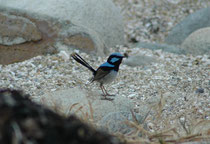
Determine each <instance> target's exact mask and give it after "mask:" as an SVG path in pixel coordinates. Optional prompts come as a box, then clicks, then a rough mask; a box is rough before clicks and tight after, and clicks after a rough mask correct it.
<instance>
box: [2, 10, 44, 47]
mask: <svg viewBox="0 0 210 144" xmlns="http://www.w3.org/2000/svg"><path fill="white" fill-rule="evenodd" d="M41 38H42V37H41V33H40V32H39V30H38V29H37V27H36V25H35V23H33V22H32V21H30V20H29V19H27V18H24V17H21V16H15V15H11V14H6V13H3V12H2V13H0V45H9V46H10V45H16V44H21V43H25V42H28V41H34V42H35V41H39V40H41Z"/></svg>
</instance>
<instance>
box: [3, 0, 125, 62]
mask: <svg viewBox="0 0 210 144" xmlns="http://www.w3.org/2000/svg"><path fill="white" fill-rule="evenodd" d="M0 18H1V19H0V53H1V55H0V57H1V59H0V63H2V64H8V63H13V62H16V61H22V60H24V59H28V58H30V57H33V56H36V55H39V54H45V53H54V52H57V51H58V50H69V49H71V48H78V49H81V50H83V51H86V52H92V53H96V54H98V55H104V54H106V53H108V49H107V47H112V46H115V45H118V44H123V42H124V40H123V20H122V15H121V14H120V10H119V8H117V7H116V6H115V5H114V4H113V2H112V1H111V0H100V1H97V0H89V1H85V0H69V1H65V0H60V1H59V2H58V1H57V0H46V1H42V0H37V1H33V0H23V1H21V2H19V1H16V0H7V1H5V0H0Z"/></svg>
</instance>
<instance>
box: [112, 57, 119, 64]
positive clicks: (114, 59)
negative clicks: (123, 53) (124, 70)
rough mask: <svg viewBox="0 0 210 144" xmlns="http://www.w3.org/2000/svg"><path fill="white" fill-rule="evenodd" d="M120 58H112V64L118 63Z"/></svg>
mask: <svg viewBox="0 0 210 144" xmlns="http://www.w3.org/2000/svg"><path fill="white" fill-rule="evenodd" d="M119 59H120V58H115V57H114V58H112V59H111V60H110V61H111V62H112V63H115V62H116V61H118V60H119Z"/></svg>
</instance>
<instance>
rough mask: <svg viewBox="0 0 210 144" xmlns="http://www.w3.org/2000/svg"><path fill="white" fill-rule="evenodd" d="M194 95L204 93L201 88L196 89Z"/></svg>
mask: <svg viewBox="0 0 210 144" xmlns="http://www.w3.org/2000/svg"><path fill="white" fill-rule="evenodd" d="M195 92H196V93H204V89H203V88H198V89H196V91H195Z"/></svg>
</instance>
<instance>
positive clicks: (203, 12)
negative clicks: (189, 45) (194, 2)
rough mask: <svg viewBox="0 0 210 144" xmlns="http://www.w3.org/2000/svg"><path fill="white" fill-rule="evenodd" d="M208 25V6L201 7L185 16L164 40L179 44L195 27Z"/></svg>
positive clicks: (209, 16) (209, 23)
mask: <svg viewBox="0 0 210 144" xmlns="http://www.w3.org/2000/svg"><path fill="white" fill-rule="evenodd" d="M209 26H210V7H208V8H203V9H200V10H198V11H196V12H195V13H193V14H190V15H189V16H187V17H186V18H185V19H184V20H182V21H181V22H180V23H178V24H177V25H176V26H175V27H174V28H173V29H172V31H171V32H170V33H169V35H168V37H167V38H166V40H165V42H166V43H168V44H174V45H180V44H181V43H182V42H183V41H184V40H185V38H186V37H188V36H189V35H190V34H191V33H192V32H194V31H196V30H197V29H200V28H204V27H209Z"/></svg>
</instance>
